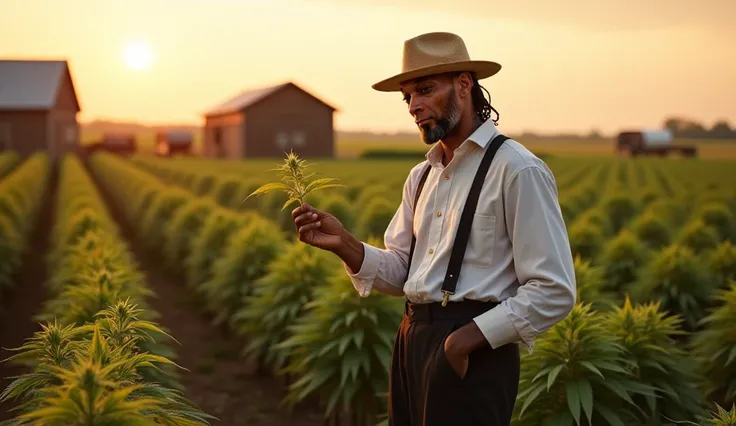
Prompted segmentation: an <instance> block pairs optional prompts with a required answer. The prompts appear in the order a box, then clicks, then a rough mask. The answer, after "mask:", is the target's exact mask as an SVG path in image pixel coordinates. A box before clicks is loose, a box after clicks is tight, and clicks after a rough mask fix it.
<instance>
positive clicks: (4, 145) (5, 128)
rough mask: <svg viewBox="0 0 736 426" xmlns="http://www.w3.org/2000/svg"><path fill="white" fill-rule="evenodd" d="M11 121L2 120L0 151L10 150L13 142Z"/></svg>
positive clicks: (0, 123)
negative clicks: (11, 138)
mask: <svg viewBox="0 0 736 426" xmlns="http://www.w3.org/2000/svg"><path fill="white" fill-rule="evenodd" d="M11 136H12V135H11V134H10V123H8V122H3V121H0V151H10V149H11V148H12V146H13V145H12V143H11V140H10V137H11Z"/></svg>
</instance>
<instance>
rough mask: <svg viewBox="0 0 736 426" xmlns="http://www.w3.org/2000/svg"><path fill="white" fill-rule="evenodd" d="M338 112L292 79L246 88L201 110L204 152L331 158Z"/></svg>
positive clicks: (221, 155) (233, 155)
mask: <svg viewBox="0 0 736 426" xmlns="http://www.w3.org/2000/svg"><path fill="white" fill-rule="evenodd" d="M336 111H337V109H336V108H335V107H333V106H331V105H330V104H328V103H326V102H325V101H323V100H322V99H320V98H318V97H316V96H315V95H313V94H311V93H309V92H307V91H306V90H304V89H302V88H301V87H299V86H297V85H296V84H295V83H293V82H286V83H282V84H278V85H275V86H268V87H263V88H259V89H253V90H247V91H245V92H243V93H240V94H239V95H237V96H235V97H233V98H231V99H229V100H227V101H226V102H224V103H223V104H221V105H219V106H217V107H215V108H212V109H211V110H209V111H207V112H206V113H205V114H204V119H205V123H204V129H203V155H204V156H207V157H218V158H264V157H283V156H284V153H285V152H288V151H291V150H293V151H294V152H295V153H297V154H298V155H299V156H301V157H304V158H309V157H312V158H315V157H322V158H325V157H327V158H329V157H334V155H335V148H334V145H335V131H334V120H333V116H334V113H335V112H336Z"/></svg>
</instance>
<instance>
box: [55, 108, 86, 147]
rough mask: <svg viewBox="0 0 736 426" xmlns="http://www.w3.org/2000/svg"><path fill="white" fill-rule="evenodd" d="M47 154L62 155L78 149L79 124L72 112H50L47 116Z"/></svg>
mask: <svg viewBox="0 0 736 426" xmlns="http://www.w3.org/2000/svg"><path fill="white" fill-rule="evenodd" d="M48 119H49V120H48V129H49V133H50V135H49V136H50V141H49V144H50V146H49V153H50V154H51V155H55V156H58V155H63V154H64V153H67V152H73V151H76V150H77V149H78V147H79V134H80V129H79V123H77V115H76V113H75V112H73V111H51V112H50V113H49V115H48Z"/></svg>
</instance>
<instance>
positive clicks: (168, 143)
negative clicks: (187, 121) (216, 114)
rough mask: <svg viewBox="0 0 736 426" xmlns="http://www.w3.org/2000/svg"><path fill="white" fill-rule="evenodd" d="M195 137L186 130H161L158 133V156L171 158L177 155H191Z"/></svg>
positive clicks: (156, 149)
mask: <svg viewBox="0 0 736 426" xmlns="http://www.w3.org/2000/svg"><path fill="white" fill-rule="evenodd" d="M193 144H194V135H193V134H192V132H188V131H185V130H171V129H169V130H161V131H159V132H156V148H155V151H156V155H158V156H161V157H170V156H172V155H176V154H187V155H188V154H191V153H192V145H193Z"/></svg>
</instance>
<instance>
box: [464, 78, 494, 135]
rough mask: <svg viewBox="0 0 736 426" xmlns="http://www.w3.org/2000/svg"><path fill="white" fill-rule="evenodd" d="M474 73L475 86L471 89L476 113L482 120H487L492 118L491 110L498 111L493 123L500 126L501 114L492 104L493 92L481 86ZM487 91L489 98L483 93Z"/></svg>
mask: <svg viewBox="0 0 736 426" xmlns="http://www.w3.org/2000/svg"><path fill="white" fill-rule="evenodd" d="M472 75H473V88H472V89H471V92H470V94H471V97H472V99H473V108H474V109H475V113H476V114H478V118H480V120H481V121H482V122H486V121H487V120H488V119H489V118H491V112H495V113H496V119H495V120H493V124H494V125H496V126H498V119H499V118H500V114H499V113H498V111H496V109H495V108H493V107H492V106H491V94H490V93H488V90H486V88H485V87H483V86H481V85H480V83H479V82H478V78H477V77H476V76H475V74H472ZM484 91H485V92H486V93H487V94H488V99H487V100H486V97H485V96H484V95H483V92H484Z"/></svg>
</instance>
